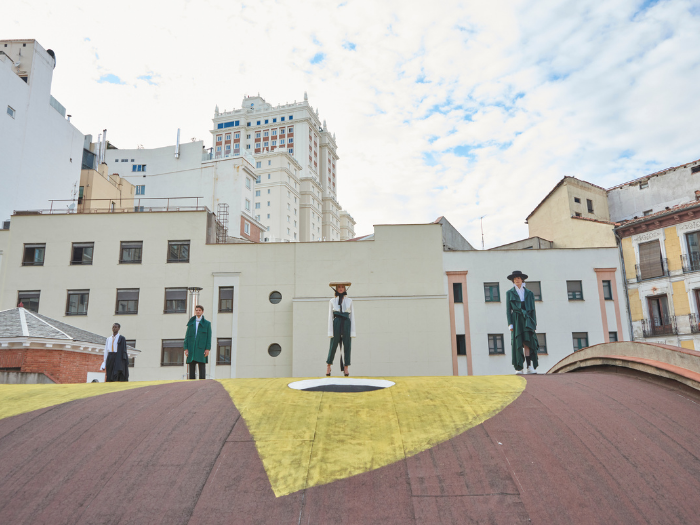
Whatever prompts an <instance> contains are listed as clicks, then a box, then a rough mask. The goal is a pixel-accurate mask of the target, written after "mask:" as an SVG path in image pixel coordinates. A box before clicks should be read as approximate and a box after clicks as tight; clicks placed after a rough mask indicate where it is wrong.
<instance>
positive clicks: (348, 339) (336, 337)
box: [326, 281, 355, 376]
mask: <svg viewBox="0 0 700 525" xmlns="http://www.w3.org/2000/svg"><path fill="white" fill-rule="evenodd" d="M351 285H352V283H351V282H350V281H331V282H330V283H328V286H330V287H331V288H333V290H335V297H333V299H331V300H330V304H329V306H328V337H330V338H331V344H330V347H329V349H328V359H326V364H327V365H328V366H327V367H326V375H327V376H329V375H331V365H332V364H333V360H334V359H335V352H336V350H337V349H338V345H340V347H341V349H342V351H341V355H340V368H341V370H342V371H343V374H345V375H346V376H348V375H350V371H349V369H348V367H349V366H350V348H351V346H352V338H353V337H355V309H354V308H353V304H352V299H350V298H349V297H346V295H347V293H348V288H349V287H350V286H351ZM341 287H342V288H341ZM339 289H342V290H343V291H342V292H340V291H338V290H339ZM343 357H345V360H344V361H343Z"/></svg>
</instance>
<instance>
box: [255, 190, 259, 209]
mask: <svg viewBox="0 0 700 525" xmlns="http://www.w3.org/2000/svg"><path fill="white" fill-rule="evenodd" d="M255 196H256V197H260V190H255ZM257 207H258V208H259V207H260V206H257Z"/></svg>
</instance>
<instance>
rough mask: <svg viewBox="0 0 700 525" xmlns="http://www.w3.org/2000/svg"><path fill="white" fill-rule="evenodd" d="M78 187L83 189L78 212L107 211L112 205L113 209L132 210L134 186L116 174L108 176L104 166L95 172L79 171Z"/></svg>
mask: <svg viewBox="0 0 700 525" xmlns="http://www.w3.org/2000/svg"><path fill="white" fill-rule="evenodd" d="M80 187H82V188H83V202H82V203H79V204H78V210H79V211H82V212H85V211H88V210H108V209H111V206H112V203H114V208H115V209H127V210H133V209H134V193H135V189H134V186H133V185H132V184H131V183H130V182H129V181H127V180H125V179H123V178H121V177H120V176H119V175H117V174H116V173H115V174H113V175H108V167H107V165H106V164H101V165H100V166H98V169H97V170H81V172H80Z"/></svg>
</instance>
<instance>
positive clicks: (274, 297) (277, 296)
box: [270, 292, 282, 304]
mask: <svg viewBox="0 0 700 525" xmlns="http://www.w3.org/2000/svg"><path fill="white" fill-rule="evenodd" d="M281 300H282V294H281V293H279V292H272V293H271V294H270V302H271V303H272V304H277V303H279V302H280V301H281Z"/></svg>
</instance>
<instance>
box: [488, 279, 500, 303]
mask: <svg viewBox="0 0 700 525" xmlns="http://www.w3.org/2000/svg"><path fill="white" fill-rule="evenodd" d="M484 298H485V300H486V302H487V303H499V302H501V294H500V291H499V287H498V283H484Z"/></svg>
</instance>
